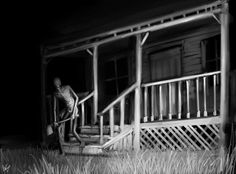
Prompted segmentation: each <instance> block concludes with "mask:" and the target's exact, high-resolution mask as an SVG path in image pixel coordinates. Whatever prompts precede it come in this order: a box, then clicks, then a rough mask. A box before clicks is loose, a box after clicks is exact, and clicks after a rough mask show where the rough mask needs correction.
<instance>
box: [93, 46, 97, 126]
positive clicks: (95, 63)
mask: <svg viewBox="0 0 236 174" xmlns="http://www.w3.org/2000/svg"><path fill="white" fill-rule="evenodd" d="M93 88H94V89H93V91H94V96H93V118H92V123H94V124H95V123H96V122H97V113H98V47H97V46H95V47H94V49H93Z"/></svg>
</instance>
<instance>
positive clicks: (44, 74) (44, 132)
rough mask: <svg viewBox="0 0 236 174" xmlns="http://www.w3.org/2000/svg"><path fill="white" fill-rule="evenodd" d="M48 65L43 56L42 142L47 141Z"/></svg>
mask: <svg viewBox="0 0 236 174" xmlns="http://www.w3.org/2000/svg"><path fill="white" fill-rule="evenodd" d="M46 67H47V64H46V63H45V60H44V58H43V57H41V125H42V126H41V130H42V143H45V141H46V128H47V125H46V124H47V118H46V114H47V113H46Z"/></svg>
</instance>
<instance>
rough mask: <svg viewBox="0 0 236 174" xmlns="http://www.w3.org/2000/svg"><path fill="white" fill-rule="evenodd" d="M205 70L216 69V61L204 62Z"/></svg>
mask: <svg viewBox="0 0 236 174" xmlns="http://www.w3.org/2000/svg"><path fill="white" fill-rule="evenodd" d="M206 70H207V72H212V71H216V61H213V62H207V63H206Z"/></svg>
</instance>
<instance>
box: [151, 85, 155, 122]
mask: <svg viewBox="0 0 236 174" xmlns="http://www.w3.org/2000/svg"><path fill="white" fill-rule="evenodd" d="M155 88H156V87H155V86H152V88H151V90H152V91H151V92H152V95H151V102H152V113H151V121H154V116H155V108H156V106H155V96H156V90H155Z"/></svg>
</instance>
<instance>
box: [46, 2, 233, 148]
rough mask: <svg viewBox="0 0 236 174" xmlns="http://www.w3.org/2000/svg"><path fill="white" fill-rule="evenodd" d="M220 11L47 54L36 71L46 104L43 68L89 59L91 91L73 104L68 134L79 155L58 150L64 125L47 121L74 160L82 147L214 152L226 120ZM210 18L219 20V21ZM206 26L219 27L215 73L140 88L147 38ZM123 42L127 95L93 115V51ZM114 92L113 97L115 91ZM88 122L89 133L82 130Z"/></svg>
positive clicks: (164, 20) (224, 20)
mask: <svg viewBox="0 0 236 174" xmlns="http://www.w3.org/2000/svg"><path fill="white" fill-rule="evenodd" d="M227 10H228V5H227V3H226V2H220V1H217V2H214V3H211V4H206V5H204V6H200V7H197V8H193V9H188V10H186V11H181V12H178V13H174V14H170V15H167V16H163V17H161V18H157V19H155V20H151V21H147V22H144V23H141V24H137V25H135V26H129V27H126V28H121V29H119V30H114V31H111V32H108V33H104V34H101V35H96V36H94V37H91V38H90V37H89V38H85V39H81V40H78V41H75V42H68V43H64V44H62V45H61V44H59V45H57V46H51V47H50V46H49V47H48V52H46V53H45V55H44V60H43V63H42V95H43V103H46V102H45V101H46V92H45V91H46V82H45V78H46V66H47V61H46V60H49V58H54V57H57V56H61V55H62V56H64V55H67V54H74V53H77V52H81V51H83V52H86V53H88V56H89V59H92V60H91V62H92V69H93V72H92V78H93V79H92V84H93V85H92V86H93V89H92V90H91V91H89V93H88V94H87V95H85V96H84V97H82V99H81V100H80V101H79V103H78V108H79V110H80V111H79V113H80V117H79V118H76V119H78V121H76V122H77V129H76V131H77V133H78V135H79V136H80V138H81V139H82V140H83V141H84V142H85V143H84V144H83V147H81V146H80V145H78V143H77V142H70V141H69V142H65V141H64V138H65V137H64V136H65V125H66V122H72V120H71V119H68V120H63V121H58V120H56V119H54V121H55V122H57V123H62V125H63V126H62V127H61V129H60V135H61V141H62V145H63V146H64V148H65V149H67V150H68V152H71V151H75V152H76V151H80V148H86V147H91V148H97V149H103V150H127V149H135V150H139V149H140V148H141V149H145V148H151V149H153V148H154V149H157V150H161V151H162V150H166V149H173V150H184V149H189V148H190V149H193V150H200V149H214V148H216V147H218V145H219V141H224V133H223V132H222V126H223V125H224V124H225V122H226V120H227V117H228V85H229V80H228V73H229V43H228V42H229V33H228V25H229V19H228V12H227ZM218 15H219V16H221V18H220V21H219V19H218ZM209 18H210V19H214V20H215V19H216V22H217V23H218V22H220V25H219V28H220V35H221V40H220V42H221V44H220V50H221V53H220V54H221V55H220V61H221V63H220V64H221V66H220V69H219V70H217V71H210V72H201V73H194V74H192V75H181V77H174V78H172V77H171V78H165V79H164V80H162V79H161V80H160V79H159V76H158V77H155V78H157V79H155V78H154V80H153V79H151V81H147V82H146V81H143V78H142V76H143V74H144V71H143V60H144V59H143V57H144V54H143V51H144V47H145V43H146V42H147V39H148V37H149V33H150V32H154V31H155V32H159V31H160V30H162V29H165V28H170V27H173V26H178V25H188V23H191V22H193V23H194V22H196V21H200V20H205V19H209ZM187 29H188V28H187ZM129 37H132V38H133V39H135V44H134V45H133V46H134V50H133V51H134V55H135V56H134V59H135V61H134V62H132V63H133V64H134V67H135V69H134V71H132V72H134V74H133V75H134V77H135V78H134V82H133V83H127V84H128V85H127V87H126V88H125V89H124V90H123V91H122V92H120V93H119V94H118V95H117V96H116V97H115V98H114V99H113V100H111V101H110V102H109V103H108V104H107V105H105V106H104V107H102V109H100V108H101V107H99V102H100V101H101V100H102V98H101V97H100V95H99V83H100V76H99V75H98V74H99V48H101V47H103V46H104V45H105V44H108V43H110V42H113V41H116V40H122V39H124V38H129ZM159 44H160V45H161V43H159ZM172 46H173V45H172ZM194 49H196V48H195V47H194ZM194 51H195V52H194V53H196V54H194V56H193V57H191V58H192V59H191V60H190V62H191V61H192V60H195V58H199V57H198V54H197V53H199V52H200V50H197V51H196V50H194ZM83 54H84V53H83ZM199 55H200V54H199ZM159 56H160V54H159ZM190 56H192V55H190ZM190 56H189V57H190ZM150 59H152V58H150ZM152 63H153V62H152ZM159 65H161V64H159ZM176 66H177V65H176ZM145 72H146V71H145ZM121 78H126V76H125V77H121ZM109 80H110V79H109ZM111 80H113V79H111ZM116 81H118V80H117V79H116ZM131 81H132V80H131ZM117 91H120V90H119V89H118V88H117ZM103 97H104V96H103ZM49 98H50V97H49ZM49 103H50V102H49ZM86 108H90V109H89V110H88V109H86ZM46 110H47V107H46V105H45V104H44V105H43V114H44V115H43V116H42V117H43V118H44V119H43V120H44V123H43V125H44V127H45V125H46V124H47V121H46V120H47V118H45V117H46V116H45V115H47V114H46V113H47V112H46ZM49 110H51V109H50V107H49ZM88 112H89V114H88ZM48 114H50V113H48ZM88 115H90V116H88ZM88 120H89V121H88ZM88 122H90V123H91V125H88ZM97 123H99V125H97ZM86 129H87V130H86ZM86 131H87V132H86ZM44 134H45V133H44ZM220 135H221V136H220ZM76 143H77V144H76ZM71 149H73V150H71Z"/></svg>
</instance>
